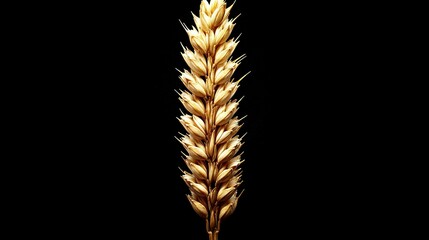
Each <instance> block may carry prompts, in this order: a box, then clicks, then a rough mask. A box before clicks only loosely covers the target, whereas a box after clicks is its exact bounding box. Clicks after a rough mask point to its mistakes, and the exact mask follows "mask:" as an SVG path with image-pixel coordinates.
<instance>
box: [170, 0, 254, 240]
mask: <svg viewBox="0 0 429 240" xmlns="http://www.w3.org/2000/svg"><path fill="white" fill-rule="evenodd" d="M233 5H234V4H232V5H230V6H227V4H226V2H225V0H211V1H210V2H208V1H207V0H202V1H201V4H200V9H199V16H197V15H195V14H192V15H193V20H194V24H195V25H194V26H192V28H188V27H187V26H186V25H185V24H184V23H181V24H182V26H183V28H184V29H185V31H186V33H187V35H188V37H189V42H190V44H191V46H192V48H191V49H190V48H188V47H185V46H183V45H182V47H183V52H182V53H181V54H182V57H183V59H184V61H185V62H186V64H187V66H188V67H189V70H188V69H185V70H183V71H180V70H179V73H180V76H179V78H180V80H181V81H182V83H183V85H184V86H185V88H186V89H185V90H181V91H179V92H178V94H179V100H180V102H181V103H182V104H183V106H184V108H185V109H186V110H187V113H184V112H182V115H181V116H180V117H178V120H179V122H180V123H181V124H182V126H183V128H184V129H185V130H186V133H185V134H181V137H180V138H178V140H179V142H180V143H181V144H182V145H183V147H184V149H185V150H186V152H184V153H183V156H182V158H183V160H184V162H185V164H186V166H187V168H188V171H186V170H182V175H181V177H182V179H183V180H184V182H185V183H186V184H187V186H188V187H189V190H190V194H187V195H186V196H187V198H188V200H189V202H190V204H191V206H192V208H193V209H194V210H195V212H196V213H197V214H198V215H199V216H201V217H203V218H204V219H205V221H206V231H207V233H208V236H209V240H217V239H218V235H219V229H220V223H221V221H222V220H223V219H225V218H226V217H228V216H230V215H231V214H232V213H233V212H234V210H235V209H236V207H237V202H238V199H239V198H240V196H241V193H239V187H240V185H241V184H242V170H241V169H240V165H241V164H242V163H243V161H244V160H243V159H242V158H241V156H242V152H241V153H240V149H241V147H242V145H243V144H244V142H243V141H242V140H243V136H244V135H243V136H241V137H240V136H239V135H238V131H239V130H240V128H241V127H242V125H243V124H242V123H241V121H242V119H243V118H241V119H240V118H238V117H237V116H235V114H236V113H237V111H238V109H239V102H240V100H237V99H234V94H235V93H236V91H237V89H238V88H239V86H240V85H239V84H240V81H241V80H242V79H243V78H244V77H245V76H246V75H247V74H246V75H244V76H243V77H241V78H240V79H238V80H235V79H234V78H233V75H234V72H235V71H236V69H237V67H238V66H239V65H240V63H241V61H242V59H243V58H244V57H245V55H242V56H240V57H238V58H235V59H233V57H232V53H233V52H234V50H235V49H236V47H237V45H238V43H239V41H238V38H233V37H231V33H232V30H233V28H234V26H235V20H236V18H233V19H230V12H231V9H232V6H233ZM241 192H242V191H241Z"/></svg>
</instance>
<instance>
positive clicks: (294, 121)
mask: <svg viewBox="0 0 429 240" xmlns="http://www.w3.org/2000/svg"><path fill="white" fill-rule="evenodd" d="M230 3H231V2H229V4H230ZM199 4H200V2H199V1H196V0H192V1H175V2H174V3H171V2H165V1H159V2H157V3H152V2H151V3H138V4H137V3H129V4H125V3H120V4H118V3H113V2H112V3H107V2H104V3H99V4H91V5H89V4H88V5H85V4H74V5H69V6H57V7H56V8H55V10H52V11H50V10H45V11H43V14H42V13H41V14H40V15H39V16H37V19H38V21H34V22H31V21H29V22H27V23H26V26H28V29H31V30H32V31H29V33H28V37H29V38H31V39H33V40H34V41H33V45H32V46H31V48H29V49H31V51H34V54H30V55H31V56H32V57H33V58H32V59H30V60H32V62H34V63H35V67H34V68H33V69H31V70H30V71H33V73H34V74H36V75H37V76H38V78H39V79H47V80H49V81H37V82H35V83H33V84H34V85H35V86H36V85H37V87H41V88H42V89H43V91H40V92H38V99H42V101H37V102H36V101H35V102H30V103H29V105H30V107H31V108H32V109H36V112H33V113H32V114H30V115H31V118H32V119H34V120H35V121H34V122H37V124H36V123H33V124H34V126H33V127H35V129H33V130H32V131H36V132H37V134H36V135H34V136H37V137H34V139H30V140H29V141H32V142H34V143H37V147H34V149H33V150H32V151H34V154H36V156H39V157H40V158H42V159H47V161H46V163H45V161H38V162H37V164H36V163H35V164H34V166H37V167H39V168H40V167H41V168H42V169H43V171H42V173H40V174H39V176H37V179H43V180H42V181H41V182H39V181H35V182H34V183H29V184H30V187H29V188H30V189H35V191H34V192H31V193H29V195H28V197H29V198H31V199H33V200H37V201H34V203H33V204H31V205H30V206H29V208H28V209H29V210H28V211H31V212H32V213H33V211H34V213H33V214H31V215H30V216H31V217H29V218H25V221H27V222H28V223H30V225H31V224H35V225H37V227H34V229H32V230H31V231H33V234H34V235H38V236H44V237H55V238H66V237H70V236H73V237H96V238H106V237H114V238H118V239H125V238H133V239H167V238H173V239H187V240H197V239H204V238H207V236H206V232H205V223H204V220H203V219H201V218H199V217H198V216H197V215H196V213H195V212H194V211H193V210H192V208H191V206H190V205H189V203H188V201H187V199H186V197H185V195H186V194H187V193H188V189H187V188H186V185H185V184H184V182H183V181H182V180H181V178H180V171H179V167H182V168H183V167H184V165H183V162H182V160H181V158H180V152H181V151H182V150H183V149H182V147H181V145H180V143H179V142H178V141H177V140H176V139H175V138H174V137H175V136H177V135H178V133H179V132H183V129H182V126H181V125H180V123H179V122H178V121H177V119H176V117H178V116H180V110H179V109H180V108H181V107H182V106H181V104H180V101H179V100H178V95H177V94H176V92H175V90H179V89H183V86H182V85H181V82H180V80H179V78H178V76H179V73H178V72H177V71H176V70H175V69H176V68H178V69H183V68H185V67H186V66H185V63H184V61H183V59H182V58H181V55H180V52H181V51H182V48H181V46H180V43H182V44H184V45H185V46H189V43H188V38H187V35H186V32H185V30H184V29H183V28H182V26H181V25H180V22H179V20H181V21H182V22H184V23H185V24H186V25H187V26H192V25H193V22H192V15H191V12H194V13H198V9H199ZM38 7H40V6H38ZM50 7H52V6H50ZM359 7H360V6H357V5H352V4H349V5H335V6H331V5H329V4H326V3H318V4H314V3H299V4H298V3H288V2H285V3H282V4H281V5H280V2H274V1H271V2H270V1H265V2H260V1H244V0H242V1H236V2H235V5H234V7H233V10H232V13H231V16H237V15H238V14H240V16H239V17H238V18H237V20H236V26H235V28H234V31H233V35H234V36H238V35H239V34H241V36H240V42H239V45H238V47H237V48H236V50H235V53H234V54H235V56H239V55H242V54H246V58H245V59H244V60H243V62H242V63H241V64H240V66H239V68H238V69H237V71H236V73H235V75H236V76H241V75H243V74H245V73H247V72H249V71H251V73H250V74H249V75H248V76H247V77H246V78H245V79H244V80H243V81H242V83H241V86H240V88H239V90H238V91H237V93H236V97H237V98H240V97H242V96H244V98H243V100H242V101H241V102H240V108H239V111H238V112H237V115H239V116H245V115H246V116H247V117H246V118H245V120H244V121H243V123H244V126H243V128H242V130H241V131H242V133H244V132H246V133H247V135H246V136H245V139H244V141H245V144H244V146H243V148H242V150H243V151H244V152H243V156H244V158H245V162H244V163H243V165H242V169H243V180H244V182H243V185H242V187H243V189H245V191H244V193H243V195H242V198H241V199H240V201H239V204H238V207H237V209H236V212H235V213H234V214H233V215H232V216H231V217H230V218H228V219H227V220H225V221H224V222H223V223H222V226H221V233H220V239H222V240H228V239H249V238H255V237H256V236H263V237H261V238H262V239H286V238H288V239H308V238H314V237H328V238H330V239H350V238H353V237H368V236H369V234H370V232H372V231H374V230H380V229H386V228H385V227H384V226H383V224H382V221H381V219H382V218H384V217H386V214H388V215H389V214H392V213H386V211H385V207H386V205H384V204H385V203H384V202H382V201H381V200H379V198H378V196H379V194H380V192H382V191H384V188H383V182H381V183H380V182H378V181H377V182H376V183H374V181H373V180H374V178H375V177H374V174H376V173H377V171H378V167H379V165H378V163H376V162H375V161H373V160H374V159H376V158H377V157H378V156H377V154H373V153H371V152H372V151H371V150H374V149H378V148H380V142H378V139H379V138H380V136H379V134H381V132H382V128H383V123H382V122H379V120H377V114H378V113H379V111H382V109H383V108H382V103H380V102H377V103H373V101H371V100H373V99H374V92H375V91H376V90H375V89H377V87H378V86H376V85H377V84H375V83H374V82H373V81H372V80H373V79H374V77H377V76H376V75H375V76H374V74H373V73H372V71H371V70H373V68H376V67H379V65H378V62H377V61H378V58H379V56H378V54H379V53H378V52H377V51H378V50H376V51H373V50H374V49H379V48H377V46H379V45H378V44H380V43H379V42H377V41H378V40H377V38H376V33H375V32H377V31H378V30H379V28H378V27H377V26H373V27H372V28H365V31H364V30H363V28H364V26H368V23H367V22H366V21H367V19H368V18H372V13H371V12H370V11H365V12H364V13H362V11H359V9H361V8H359ZM42 8H43V7H42ZM380 46H381V45H380ZM370 49H371V54H370ZM380 51H381V50H380ZM30 60H29V61H30ZM36 63H37V64H36ZM30 90H31V86H30ZM368 106H371V107H368ZM36 120H37V121H36ZM370 129H371V134H370V133H369V131H370ZM374 129H376V131H374ZM378 131H380V133H379V132H378ZM40 136H41V137H40ZM39 144H40V145H41V146H39ZM48 159H49V161H48ZM41 165H42V166H41ZM27 207H28V206H27ZM40 225H41V226H40ZM389 230H391V229H389ZM380 234H382V233H380Z"/></svg>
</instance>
